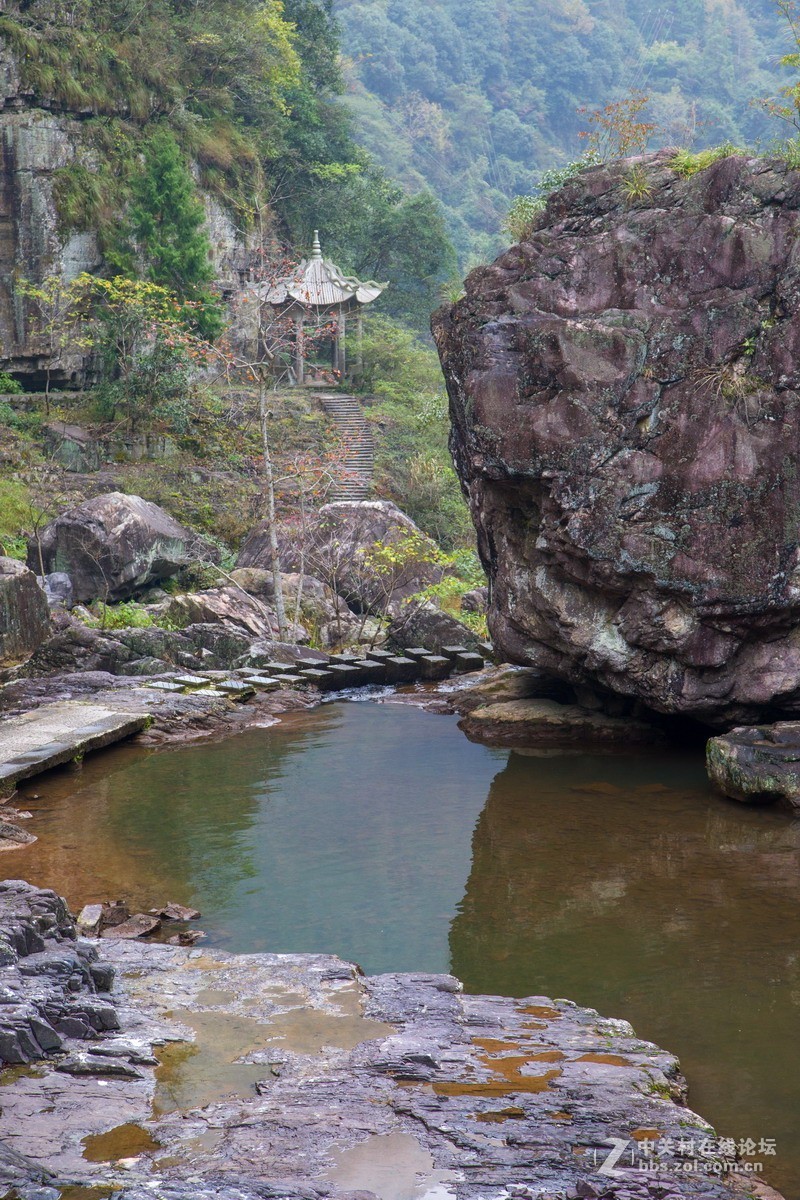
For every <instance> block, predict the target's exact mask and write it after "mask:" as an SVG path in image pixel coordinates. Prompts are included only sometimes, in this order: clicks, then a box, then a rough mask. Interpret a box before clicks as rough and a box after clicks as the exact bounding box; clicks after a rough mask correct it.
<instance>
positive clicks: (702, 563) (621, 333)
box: [434, 152, 800, 728]
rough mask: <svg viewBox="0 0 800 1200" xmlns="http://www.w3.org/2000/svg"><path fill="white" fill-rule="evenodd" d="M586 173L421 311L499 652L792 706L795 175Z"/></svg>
mask: <svg viewBox="0 0 800 1200" xmlns="http://www.w3.org/2000/svg"><path fill="white" fill-rule="evenodd" d="M669 161H670V155H669V153H668V152H662V153H661V154H659V155H656V156H650V157H648V158H646V159H644V160H642V161H641V162H640V163H639V164H638V167H637V169H638V170H640V171H641V172H642V176H643V178H644V180H645V182H646V187H647V190H648V194H647V196H646V198H643V199H642V200H640V201H637V202H632V201H631V200H630V198H629V196H627V195H626V191H625V183H626V179H627V178H628V176H629V172H630V170H631V168H632V165H633V164H632V163H631V161H630V160H628V161H621V162H616V163H612V164H609V165H604V166H599V167H596V168H593V169H591V170H588V171H586V172H585V173H584V174H582V175H580V176H579V177H578V178H577V179H575V180H574V181H572V182H570V183H569V184H568V185H566V186H565V187H564V188H563V189H562V190H560V191H559V192H557V193H556V194H555V195H553V196H552V197H551V199H550V200H549V202H548V204H547V208H546V210H545V211H544V213H543V214H542V215H541V216H540V217H539V218H537V222H536V225H535V227H534V229H533V232H532V233H531V235H530V237H529V238H528V240H527V241H525V242H523V243H521V244H520V245H518V246H514V247H512V248H511V249H510V250H508V251H507V252H506V253H505V254H503V255H501V256H500V257H499V258H498V259H497V260H496V262H495V263H494V264H492V265H491V266H488V267H482V268H479V269H478V270H477V271H474V272H473V273H472V274H471V275H470V276H469V279H468V280H467V284H466V295H465V297H464V299H462V300H461V301H459V302H458V303H457V304H456V305H455V306H453V307H452V308H449V309H444V310H442V311H441V312H440V313H439V314H437V316H436V317H435V319H434V332H435V336H436V340H437V343H438V347H439V351H440V354H441V357H442V362H443V366H444V371H445V376H446V380H447V386H448V391H449V395H450V403H451V414H452V419H453V441H452V445H453V449H454V452H455V458H456V465H457V469H458V472H459V475H460V477H461V480H462V482H463V484H464V485H465V487H466V488H467V490H468V493H469V500H470V506H471V509H472V515H473V520H474V522H475V525H476V528H477V531H478V537H479V545H480V551H481V556H482V558H483V561H484V564H485V566H486V568H487V571H488V573H489V575H490V579H491V584H492V587H491V602H490V609H489V627H490V630H491V632H492V635H493V638H494V641H495V643H496V645H497V646H498V648H499V650H500V651H501V652H502V653H504V654H505V655H506V656H507V657H508V658H509V659H510V660H511V661H515V662H519V663H522V664H527V665H531V666H537V667H539V668H542V669H544V670H546V671H548V672H550V673H552V674H555V675H558V676H560V677H561V678H564V679H566V680H569V681H570V682H572V683H576V684H586V683H588V684H590V685H592V686H593V687H597V688H600V689H602V690H604V691H605V692H606V693H607V694H609V695H615V696H623V697H627V698H630V699H632V700H637V701H641V702H642V703H644V704H645V705H647V706H648V707H650V708H651V709H655V710H657V711H659V712H663V713H673V714H682V715H686V716H690V717H693V718H695V719H698V720H700V721H703V722H706V723H710V724H713V725H716V726H718V727H727V728H729V727H730V726H731V725H732V724H736V723H739V724H741V723H744V722H748V721H758V720H763V719H765V718H766V719H774V717H775V715H776V714H785V715H792V714H795V713H798V712H800V635H798V616H799V615H800V587H798V583H799V582H800V547H799V544H798V538H797V522H796V512H797V508H798V504H800V476H799V475H798V451H797V447H798V446H799V445H800V377H798V373H797V362H798V345H800V341H799V339H800V315H799V314H800V308H799V307H798V297H800V253H799V252H798V242H797V237H796V234H797V229H798V212H799V211H800V174H799V173H798V172H796V171H792V170H789V168H788V167H787V166H786V165H785V164H784V163H782V162H779V161H774V160H763V159H747V158H744V157H737V156H731V157H729V158H726V159H722V160H720V161H718V162H716V163H715V164H714V165H712V166H710V167H708V168H707V169H705V170H702V171H699V172H698V173H697V174H695V175H694V176H692V177H691V178H683V177H681V176H680V175H679V174H678V173H677V172H676V171H674V170H673V169H671V167H670V165H669Z"/></svg>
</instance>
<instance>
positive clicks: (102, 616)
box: [84, 600, 155, 629]
mask: <svg viewBox="0 0 800 1200" xmlns="http://www.w3.org/2000/svg"><path fill="white" fill-rule="evenodd" d="M89 612H90V613H91V615H92V619H91V620H86V618H84V621H85V623H86V624H87V625H90V626H91V627H92V628H93V629H150V628H151V627H152V626H153V625H155V622H154V620H153V618H152V617H151V616H150V613H149V612H147V610H146V609H145V608H144V607H143V605H141V604H137V602H136V601H135V600H123V601H121V602H120V603H119V604H105V603H104V602H103V601H98V602H97V603H95V604H93V605H92V606H91V608H90V609H89Z"/></svg>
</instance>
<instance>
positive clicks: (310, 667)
mask: <svg viewBox="0 0 800 1200" xmlns="http://www.w3.org/2000/svg"><path fill="white" fill-rule="evenodd" d="M294 665H295V669H296V670H298V671H302V672H303V673H305V672H306V671H322V670H324V669H325V667H326V666H327V663H326V662H323V661H322V660H320V659H318V658H298V659H297V661H296V662H295V664H294Z"/></svg>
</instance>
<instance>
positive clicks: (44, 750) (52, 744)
mask: <svg viewBox="0 0 800 1200" xmlns="http://www.w3.org/2000/svg"><path fill="white" fill-rule="evenodd" d="M149 724H150V718H149V717H148V716H147V714H146V713H126V712H120V711H118V710H116V709H112V708H109V707H107V706H106V705H100V704H90V703H84V702H82V701H78V700H71V701H65V702H63V703H60V704H45V705H42V706H41V707H40V708H38V709H37V710H36V711H35V712H32V713H26V714H25V715H24V716H21V717H12V718H9V719H8V720H6V721H0V796H8V795H10V794H11V793H12V792H13V791H14V788H15V787H16V785H17V783H19V782H21V781H22V780H23V779H30V778H31V777H32V776H34V775H40V774H41V773H42V771H49V770H51V769H52V768H53V767H59V766H62V765H63V764H64V763H68V762H72V761H73V760H74V759H80V758H82V757H83V755H85V754H89V753H90V752H91V751H93V750H100V749H102V748H103V747H104V746H110V745H112V743H114V742H119V741H122V740H123V738H129V737H133V735H134V734H136V733H140V732H141V730H143V729H146V728H147V726H148V725H149Z"/></svg>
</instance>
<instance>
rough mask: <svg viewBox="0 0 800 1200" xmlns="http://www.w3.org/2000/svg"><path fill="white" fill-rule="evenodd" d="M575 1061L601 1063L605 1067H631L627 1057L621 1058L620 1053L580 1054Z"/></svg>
mask: <svg viewBox="0 0 800 1200" xmlns="http://www.w3.org/2000/svg"><path fill="white" fill-rule="evenodd" d="M575 1062H591V1063H603V1064H604V1065H605V1066H607V1067H633V1066H635V1063H632V1062H631V1060H630V1059H629V1058H623V1057H622V1055H621V1054H582V1055H581V1056H580V1058H576V1059H575Z"/></svg>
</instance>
